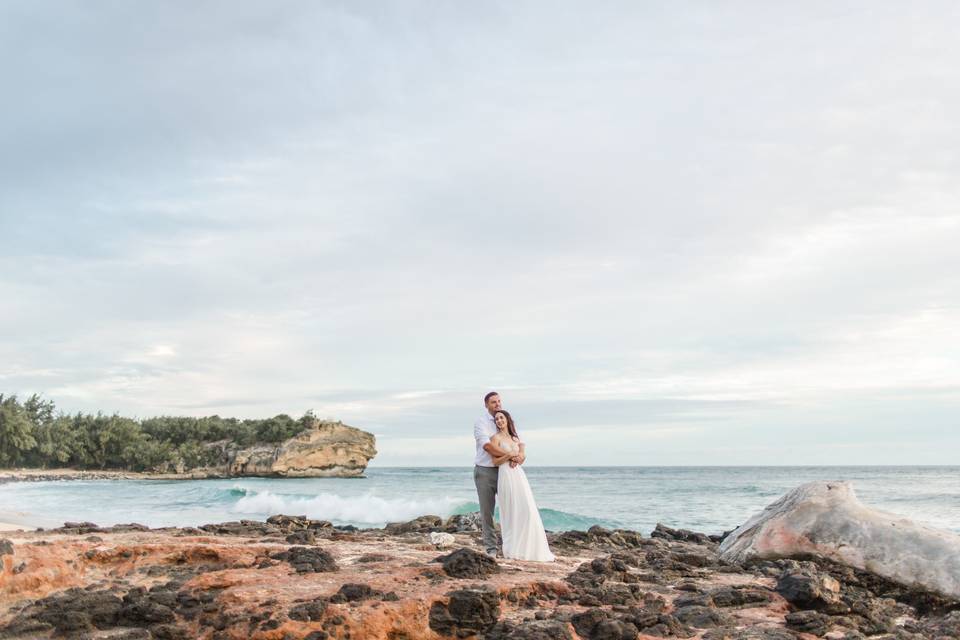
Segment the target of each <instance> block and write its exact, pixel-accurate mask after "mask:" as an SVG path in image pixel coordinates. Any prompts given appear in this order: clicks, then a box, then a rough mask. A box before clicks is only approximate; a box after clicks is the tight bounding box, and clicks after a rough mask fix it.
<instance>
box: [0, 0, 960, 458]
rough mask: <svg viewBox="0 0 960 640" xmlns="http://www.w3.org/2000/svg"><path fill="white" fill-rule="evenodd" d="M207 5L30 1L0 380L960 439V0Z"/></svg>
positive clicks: (136, 398)
mask: <svg viewBox="0 0 960 640" xmlns="http://www.w3.org/2000/svg"><path fill="white" fill-rule="evenodd" d="M208 10H209V8H208V9H203V8H201V9H199V10H198V11H199V12H200V13H199V14H197V15H193V16H191V17H190V18H189V19H186V18H185V17H184V16H183V14H182V12H178V11H171V10H170V9H169V8H165V7H163V6H157V7H154V8H153V9H150V10H149V11H148V15H145V16H143V17H142V21H143V23H144V24H147V25H149V28H147V29H145V30H141V31H138V34H137V36H136V37H135V38H134V37H133V36H132V35H131V33H132V32H130V31H129V30H128V29H126V28H125V26H126V23H127V21H128V19H129V18H128V16H127V15H126V14H125V13H124V12H118V11H117V10H116V8H115V7H110V6H102V7H98V8H97V9H95V10H94V13H93V14H91V13H89V12H90V8H89V7H82V8H81V7H79V6H76V7H71V6H66V7H58V11H57V12H56V15H53V14H51V13H49V12H47V11H45V9H43V7H37V6H34V5H29V4H25V5H23V6H20V7H19V8H18V7H16V6H13V5H8V6H6V7H4V8H3V9H0V12H2V13H3V14H4V15H2V16H0V24H3V25H6V31H5V32H4V33H5V35H6V36H7V37H4V38H0V43H2V44H0V54H2V55H0V60H2V62H0V68H2V69H3V71H4V77H5V79H6V82H7V90H8V92H10V93H11V95H18V96H21V98H22V99H21V100H18V101H9V102H8V103H6V104H5V105H4V107H3V112H4V118H2V119H0V136H3V139H4V141H5V145H4V149H5V151H6V152H7V153H5V154H4V158H3V159H0V170H2V171H3V172H4V175H5V176H7V178H8V179H7V180H5V181H4V184H3V186H2V187H0V236H2V237H4V239H5V242H4V245H3V250H2V253H0V298H2V299H3V300H4V306H3V308H2V313H0V334H2V335H5V336H16V339H12V340H4V341H2V342H0V380H2V381H3V387H4V388H3V389H0V392H7V393H29V392H33V391H38V392H44V393H46V394H47V395H48V396H49V397H51V398H52V399H54V400H56V401H57V402H58V403H59V404H60V405H61V406H63V407H64V408H65V409H68V410H71V411H72V410H78V409H82V410H87V411H96V410H104V411H108V412H112V411H120V412H122V413H128V414H135V415H141V416H143V415H150V414H154V413H194V414H200V413H220V414H221V415H238V416H262V415H266V414H270V413H277V412H281V411H282V412H287V413H292V414H299V413H301V412H303V411H305V410H307V409H314V410H315V411H317V412H318V413H320V414H322V415H329V416H331V417H338V418H342V419H343V420H345V421H346V422H348V423H351V424H356V425H357V426H361V427H365V428H369V429H372V430H375V431H376V432H377V433H382V434H384V442H385V443H389V444H390V446H391V447H396V448H395V449H392V450H385V449H381V451H382V456H383V459H384V460H390V459H393V460H401V459H403V460H413V459H416V460H423V461H424V463H425V464H426V463H440V464H443V463H445V461H447V462H452V461H454V460H457V461H459V460H460V459H461V457H460V454H459V453H456V452H457V451H458V447H460V446H461V445H460V444H458V443H460V442H461V441H462V431H463V430H464V429H465V430H467V432H469V425H470V424H471V423H472V420H473V418H474V417H475V415H474V414H475V413H477V412H478V411H479V410H480V409H481V407H480V397H482V395H483V393H484V392H485V391H486V390H488V389H490V388H491V387H493V388H497V389H499V390H501V391H502V392H503V393H504V395H505V398H508V399H509V400H508V406H510V407H514V408H516V409H517V411H518V416H519V417H520V418H522V420H523V423H524V425H525V427H526V428H529V429H531V431H532V432H535V433H536V432H537V430H538V429H539V430H540V431H539V432H540V433H554V435H555V436H556V437H555V438H551V439H547V440H544V441H543V442H542V446H543V454H544V455H545V456H546V458H545V459H549V460H554V461H564V460H566V461H570V460H575V459H577V458H578V455H576V453H575V452H577V451H579V450H580V449H581V448H582V447H584V446H587V445H588V442H587V441H584V440H580V439H571V438H569V437H567V436H563V435H561V433H560V432H550V431H549V430H550V429H563V430H566V429H569V428H572V427H583V425H592V427H591V429H592V430H593V431H595V432H597V433H598V434H599V435H600V436H602V438H614V437H617V435H618V434H619V435H621V436H622V435H623V434H622V432H623V430H626V431H628V432H631V433H636V434H638V437H639V434H642V433H646V434H647V441H655V445H656V446H655V447H654V448H653V449H651V450H643V449H636V450H632V451H631V452H621V450H619V449H618V448H616V447H614V448H612V449H609V450H608V451H606V455H607V456H608V459H609V460H610V461H626V460H637V459H640V457H642V456H649V459H650V460H654V461H656V460H671V461H673V462H674V463H676V462H681V463H682V462H687V463H698V462H701V463H702V462H710V461H715V460H716V456H715V454H714V451H718V450H719V449H717V447H720V446H721V445H723V446H726V443H727V442H728V441H729V440H731V439H740V440H741V441H744V442H747V441H749V442H750V443H751V444H750V446H757V447H766V448H767V449H763V450H764V451H766V450H768V449H769V450H770V451H777V450H778V449H777V447H781V449H780V451H781V452H782V451H785V450H786V449H785V447H786V446H787V445H786V444H783V443H784V442H790V445H789V446H790V447H792V449H791V450H800V447H799V445H798V443H797V442H796V441H795V440H792V439H791V437H792V436H791V435H790V434H793V433H808V434H813V433H816V434H817V437H819V438H821V441H822V442H823V443H824V447H823V450H824V451H828V450H836V451H840V450H841V447H840V445H841V444H843V443H844V442H845V441H843V442H842V441H841V436H840V435H838V434H839V433H841V430H839V429H837V428H834V429H833V430H829V429H826V428H825V427H823V425H827V424H829V425H832V426H833V427H836V425H837V424H842V425H843V429H842V433H843V434H850V433H852V434H859V437H861V438H862V439H863V441H864V442H871V441H875V442H881V441H882V442H898V441H899V440H898V439H897V438H896V437H893V436H890V435H889V434H885V435H883V436H882V437H881V436H879V435H876V434H875V432H874V431H875V429H876V425H877V424H883V425H886V426H884V427H883V428H884V429H888V430H895V429H896V428H898V427H899V429H901V431H902V432H903V433H910V434H911V437H913V438H914V439H916V442H915V444H914V446H911V447H905V448H904V449H903V450H904V451H909V452H910V456H911V458H910V460H906V459H905V460H903V462H937V461H940V462H944V461H947V462H949V461H950V460H948V459H947V458H946V457H945V456H947V454H946V453H944V452H945V451H948V450H949V447H945V446H944V441H943V440H942V438H941V437H940V436H939V435H938V433H939V432H938V431H937V429H942V428H943V425H945V424H947V423H948V421H949V418H948V416H949V415H950V414H951V412H952V411H955V409H956V402H957V389H958V387H960V373H958V370H957V362H958V361H960V357H958V355H960V354H958V348H960V347H958V339H957V337H956V336H955V332H954V331H953V327H955V326H957V321H958V320H960V317H958V316H960V281H958V280H957V278H956V276H955V275H954V274H956V273H958V272H960V253H958V252H957V251H956V247H957V246H958V243H960V187H958V186H957V185H960V181H958V180H957V178H958V174H960V158H958V157H957V155H956V152H955V149H957V148H958V145H960V126H958V124H960V123H958V121H957V119H956V118H955V117H954V116H953V113H952V111H951V110H950V109H949V105H951V104H954V103H956V101H957V99H958V98H960V72H958V71H957V69H956V68H955V65H950V64H946V63H945V62H944V61H945V60H952V59H955V58H956V57H957V55H958V54H960V44H958V41H957V40H956V38H954V37H953V31H952V29H951V28H950V26H949V25H950V23H951V21H950V20H949V19H944V18H943V16H945V15H946V16H955V15H956V11H957V9H956V7H954V6H952V5H950V4H947V3H943V4H941V5H939V6H937V7H936V11H933V10H932V7H931V8H928V9H921V8H904V7H892V6H891V7H883V8H880V7H871V8H870V11H865V10H864V11H861V10H854V9H849V10H837V9H836V8H835V7H829V6H823V7H816V6H802V7H799V6H798V7H796V8H790V9H787V8H783V7H772V6H770V5H764V4H762V3H756V4H755V5H753V6H752V7H750V10H744V8H743V7H738V8H737V9H733V8H728V7H724V6H706V5H705V6H701V7H690V6H681V5H677V6H669V7H652V6H646V5H637V4H633V3H623V4H620V5H617V4H614V5H607V6H605V7H599V6H598V7H592V8H591V9H589V10H583V9H582V8H579V7H578V8H576V9H573V8H572V7H564V6H558V5H550V6H547V5H545V4H536V3H534V4H528V5H516V4H502V5H496V4H494V5H487V6H485V7H484V9H483V10H482V11H477V10H476V8H474V7H470V6H467V5H449V6H445V7H443V8H437V7H436V6H431V7H429V9H428V8H426V7H419V8H418V7H414V8H409V7H405V8H404V9H403V10H397V9H396V8H390V7H378V8H375V9H374V8H370V7H362V6H348V7H329V6H323V5H299V6H297V5H291V6H290V7H288V8H286V9H284V10H282V11H277V10H276V9H275V8H272V9H270V10H269V11H266V12H265V10H264V9H263V8H262V7H260V6H258V5H254V4H248V3H243V2H241V3H235V4H234V5H233V6H232V7H231V11H230V12H229V14H226V15H224V14H223V13H222V12H216V13H217V15H213V14H208V13H206V12H207V11H208ZM938 14H939V15H938ZM905 21H906V22H908V23H909V24H910V25H911V29H912V30H914V31H913V32H915V33H921V34H923V37H922V38H915V39H910V40H905V39H903V38H901V37H899V36H900V34H902V29H903V24H904V23H905ZM81 24H82V25H85V27H84V28H81V27H80V25H81ZM851 34H852V35H851ZM28 40H29V41H28ZM36 42H43V43H47V44H48V45H49V46H44V47H38V46H36V44H35V43H36ZM104 61H107V62H104ZM81 77H82V78H83V79H84V82H82V83H79V82H73V81H71V79H74V78H81ZM143 78H150V79H151V81H150V82H149V83H145V82H143V81H142V79H143ZM910 415H914V416H924V420H926V421H927V422H926V424H927V425H928V427H927V428H920V429H918V428H915V426H914V425H913V423H912V420H913V418H911V417H909V416H910ZM821 427H823V428H821ZM684 428H689V429H695V430H696V431H695V432H688V431H684V430H683V429H684ZM655 429H664V430H663V431H662V432H661V431H655ZM563 433H564V434H569V432H568V431H563ZM654 433H657V434H659V435H656V436H654V435H653V434H654ZM771 433H774V434H779V435H780V441H779V442H778V441H777V440H776V438H772V439H771V437H770V436H769V434H771ZM844 437H846V436H844ZM605 442H606V441H605ZM611 442H612V440H611ZM431 443H432V444H431ZM953 444H957V443H956V442H953ZM828 445H829V446H828ZM833 445H836V448H835V449H830V446H833ZM745 446H746V445H745ZM734 449H735V447H734ZM894 450H896V447H895V446H890V447H889V448H887V449H884V450H883V451H886V452H887V453H883V452H880V448H879V447H878V453H877V456H876V458H875V461H888V460H890V455H892V454H891V453H889V452H892V451H894ZM723 451H725V452H726V453H724V454H723V455H724V456H726V458H724V459H725V460H730V461H733V460H736V459H740V458H738V455H736V454H734V453H731V452H730V451H731V449H729V448H728V449H723ZM426 452H432V453H429V454H428V453H426ZM572 452H573V453H572ZM593 455H596V456H598V458H597V459H602V456H601V454H600V453H595V452H591V456H593ZM824 455H825V459H826V457H829V456H828V454H826V453H825V454H824ZM837 455H839V454H837ZM391 456H392V458H391ZM618 456H620V457H619V458H618ZM810 456H811V457H809V458H808V461H811V462H816V461H817V460H816V457H815V453H811V454H810ZM774 457H777V456H774ZM777 458H778V459H782V458H783V456H782V455H781V456H779V457H777ZM644 459H647V458H644ZM863 459H864V460H866V461H870V460H871V458H870V456H869V455H865V456H864V458H863Z"/></svg>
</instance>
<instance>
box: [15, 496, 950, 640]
mask: <svg viewBox="0 0 960 640" xmlns="http://www.w3.org/2000/svg"><path fill="white" fill-rule="evenodd" d="M474 525H475V518H474V517H472V516H471V514H467V515H466V516H452V517H451V518H448V519H447V520H446V521H444V520H442V519H440V518H438V517H436V516H424V517H421V518H417V519H415V520H413V521H410V522H407V523H394V524H392V525H390V526H388V527H385V528H384V529H367V530H358V529H355V528H352V527H334V526H332V525H331V523H329V522H327V521H323V520H312V519H309V518H307V517H305V516H296V515H293V516H291V515H276V516H272V517H270V518H269V519H268V520H267V521H265V522H260V521H254V520H241V521H238V522H226V523H216V524H205V525H201V526H198V527H183V528H162V529H148V528H147V527H144V526H143V525H139V524H137V523H130V524H125V525H116V526H112V527H100V526H98V525H97V524H95V523H91V522H72V523H65V524H64V526H63V527H59V528H57V529H51V530H48V531H28V532H11V533H9V534H8V537H7V538H4V539H0V562H2V568H3V573H2V574H0V638H9V639H18V640H19V639H28V638H29V639H31V640H34V639H36V640H42V639H47V638H77V639H80V638H84V639H91V640H92V639H97V638H124V639H127V640H141V639H142V640H153V639H157V638H160V639H171V640H178V639H187V638H190V639H195V638H203V639H205V640H228V639H240V638H243V639H247V640H294V639H299V638H309V639H310V640H331V639H338V640H346V639H354V640H355V639H359V638H364V639H366V638H370V639H384V640H414V639H417V638H430V639H434V640H435V639H438V638H480V639H492V640H502V639H504V640H505V639H508V638H514V639H521V640H545V639H547V638H549V639H551V640H552V639H554V638H556V639H559V640H578V639H579V640H584V639H589V640H608V639H609V640H623V639H628V640H633V639H637V640H641V639H645V640H649V639H650V638H699V639H703V640H813V639H814V638H829V639H830V640H860V639H865V638H872V639H879V640H917V639H922V638H936V639H941V638H943V639H946V638H951V639H955V638H960V602H957V601H954V600H951V599H949V598H945V597H944V596H942V595H938V594H935V593H931V592H928V591H924V590H922V589H917V588H915V587H907V586H904V585H900V584H897V583H895V582H892V581H891V580H889V579H886V578H882V577H879V576H876V575H874V574H871V573H870V572H867V571H864V570H861V569H855V568H852V567H849V566H846V565H843V564H840V563H837V562H833V561H829V560H824V559H814V558H811V559H804V560H791V559H777V560H751V561H749V562H746V563H744V564H737V563H731V562H727V561H724V560H723V559H721V557H720V556H718V554H717V548H718V542H719V540H718V538H719V536H708V535H704V534H699V533H697V532H691V531H684V530H677V529H671V528H669V527H665V526H662V525H658V526H657V528H656V529H655V530H654V531H653V532H652V535H651V536H649V537H648V536H644V535H641V534H640V533H638V532H634V531H626V530H610V529H604V528H602V527H593V528H591V529H590V530H589V531H571V532H563V533H551V534H549V536H550V539H551V544H552V546H553V549H554V551H555V553H557V555H558V559H557V561H556V562H553V563H535V562H520V561H512V560H505V559H503V558H498V559H493V558H490V557H488V556H486V555H485V554H484V553H482V552H481V551H482V545H481V543H480V537H479V536H480V534H479V531H478V529H477V528H476V527H475V526H474ZM437 531H441V532H444V533H449V534H451V535H452V536H453V537H454V539H455V548H454V550H453V551H452V552H450V553H448V554H445V555H441V556H439V557H438V556H437V551H436V547H435V545H434V544H433V543H432V542H431V538H430V533H436V532H437ZM94 534H95V535H94Z"/></svg>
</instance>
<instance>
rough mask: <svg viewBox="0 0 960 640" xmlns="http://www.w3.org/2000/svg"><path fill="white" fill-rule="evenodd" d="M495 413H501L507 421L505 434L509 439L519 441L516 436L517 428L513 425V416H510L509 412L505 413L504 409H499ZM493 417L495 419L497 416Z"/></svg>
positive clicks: (518, 437)
mask: <svg viewBox="0 0 960 640" xmlns="http://www.w3.org/2000/svg"><path fill="white" fill-rule="evenodd" d="M497 413H502V414H503V415H504V417H505V418H506V419H507V433H509V434H510V437H511V438H513V439H515V440H519V439H520V436H518V435H517V427H516V426H514V424H513V416H511V415H510V412H509V411H506V410H505V409H499V410H498V411H497ZM493 417H494V419H496V417H497V415H496V414H494V415H493Z"/></svg>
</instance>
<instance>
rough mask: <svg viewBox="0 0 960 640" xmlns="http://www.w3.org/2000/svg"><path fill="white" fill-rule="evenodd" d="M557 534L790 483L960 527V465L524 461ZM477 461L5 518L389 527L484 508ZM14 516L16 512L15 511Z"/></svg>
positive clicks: (151, 488) (38, 486) (156, 495)
mask: <svg viewBox="0 0 960 640" xmlns="http://www.w3.org/2000/svg"><path fill="white" fill-rule="evenodd" d="M524 468H525V470H526V473H527V477H528V478H529V480H530V485H531V487H532V488H533V493H534V496H535V497H536V500H537V505H538V507H539V508H540V513H541V515H542V517H543V522H544V526H545V527H546V528H547V529H548V530H552V531H563V530H569V529H581V530H583V529H587V528H589V527H590V526H592V525H595V524H599V525H602V526H605V527H619V528H626V529H633V530H636V531H640V532H642V533H644V534H648V533H649V532H650V531H651V530H652V529H653V528H654V526H655V525H656V523H658V522H662V523H663V524H665V525H667V526H670V527H675V528H677V527H679V528H685V529H693V530H695V531H701V532H704V533H721V532H723V531H726V530H730V529H733V528H735V527H737V526H738V525H739V524H740V523H742V522H743V521H744V520H746V519H747V518H748V517H749V516H750V515H752V514H753V513H755V512H757V511H759V510H761V509H762V508H763V507H765V506H766V505H767V504H769V503H771V502H773V501H774V500H776V499H777V498H778V497H780V496H781V495H783V494H784V493H786V492H787V491H788V490H790V489H791V488H793V487H795V486H797V485H799V484H802V483H804V482H809V481H812V480H846V481H849V482H851V483H853V487H854V491H855V492H856V494H857V495H858V497H859V498H860V500H861V501H862V502H864V503H865V504H867V505H869V506H872V507H875V508H878V509H882V510H884V511H889V512H892V513H896V514H900V515H903V516H906V517H908V518H911V519H913V520H916V521H918V522H922V523H925V524H928V525H931V526H934V527H938V528H943V529H949V530H952V531H955V532H958V533H960V467H957V466H951V467H534V466H531V467H524ZM476 499H477V498H476V493H475V490H474V487H473V472H472V467H437V468H426V467H416V468H399V467H395V468H390V467H373V468H369V469H367V472H366V477H364V478H311V479H276V478H234V479H225V480H91V481H86V480H69V481H45V482H17V483H9V484H3V485H0V521H10V522H15V523H18V524H30V525H33V526H42V527H55V526H60V525H61V524H62V523H63V522H65V521H82V520H87V521H92V522H95V523H97V524H99V525H101V526H109V525H113V524H119V523H126V522H139V523H141V524H145V525H148V526H150V527H160V526H187V525H193V526H196V525H200V524H206V523H212V522H223V521H227V520H239V519H244V518H246V519H257V520H262V519H265V518H266V517H268V516H271V515H274V514H278V513H284V514H289V515H307V516H309V517H311V518H316V519H323V520H330V521H331V522H333V523H334V524H340V525H344V524H352V525H355V526H358V527H380V526H383V525H384V524H385V523H387V522H399V521H405V520H410V519H413V518H415V517H417V516H421V515H426V514H434V515H439V516H449V515H451V514H455V513H467V512H470V511H476V510H477V509H478V506H477V502H476ZM7 514H14V515H10V516H8V515H7Z"/></svg>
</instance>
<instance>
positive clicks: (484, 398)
mask: <svg viewBox="0 0 960 640" xmlns="http://www.w3.org/2000/svg"><path fill="white" fill-rule="evenodd" d="M498 395H500V394H499V393H497V392H496V391H491V392H490V393H488V394H487V395H485V396H483V404H484V406H486V404H487V402H488V401H489V400H490V398H492V397H493V396H498Z"/></svg>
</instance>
